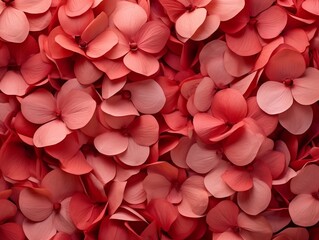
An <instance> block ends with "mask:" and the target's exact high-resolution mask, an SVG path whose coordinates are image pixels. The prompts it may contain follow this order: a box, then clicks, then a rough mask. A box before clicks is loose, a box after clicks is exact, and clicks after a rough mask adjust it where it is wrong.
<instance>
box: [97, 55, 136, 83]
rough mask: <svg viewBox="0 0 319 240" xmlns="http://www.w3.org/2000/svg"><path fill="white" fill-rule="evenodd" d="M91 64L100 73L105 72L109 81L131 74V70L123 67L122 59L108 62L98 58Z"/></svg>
mask: <svg viewBox="0 0 319 240" xmlns="http://www.w3.org/2000/svg"><path fill="white" fill-rule="evenodd" d="M93 64H94V65H95V66H96V67H97V68H98V69H100V70H101V71H102V72H105V73H106V75H107V76H108V77H109V78H110V79H111V80H113V79H119V78H122V77H124V76H126V75H127V74H129V73H130V72H131V70H129V69H128V68H127V67H126V66H125V65H124V63H123V61H122V59H119V60H109V59H106V58H100V59H98V60H94V61H93Z"/></svg>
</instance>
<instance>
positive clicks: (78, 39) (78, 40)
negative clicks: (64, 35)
mask: <svg viewBox="0 0 319 240" xmlns="http://www.w3.org/2000/svg"><path fill="white" fill-rule="evenodd" d="M74 41H75V42H76V43H77V44H78V45H79V48H81V49H82V50H85V49H87V47H88V43H87V42H86V41H83V40H82V39H81V37H80V36H75V37H74Z"/></svg>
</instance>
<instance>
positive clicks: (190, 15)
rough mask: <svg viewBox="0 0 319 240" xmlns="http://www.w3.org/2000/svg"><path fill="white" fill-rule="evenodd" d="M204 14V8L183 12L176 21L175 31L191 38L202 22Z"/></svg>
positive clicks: (205, 12) (205, 13)
mask: <svg viewBox="0 0 319 240" xmlns="http://www.w3.org/2000/svg"><path fill="white" fill-rule="evenodd" d="M206 15H207V11H206V9H205V8H197V9H195V10H194V11H192V12H188V11H187V12H185V13H184V14H183V15H181V16H180V17H179V18H178V19H177V21H176V24H175V28H176V32H177V33H178V34H179V35H181V36H182V37H184V38H191V37H192V36H193V35H194V33H195V32H196V31H197V29H198V28H199V27H200V26H201V25H202V24H203V23H204V21H205V18H206Z"/></svg>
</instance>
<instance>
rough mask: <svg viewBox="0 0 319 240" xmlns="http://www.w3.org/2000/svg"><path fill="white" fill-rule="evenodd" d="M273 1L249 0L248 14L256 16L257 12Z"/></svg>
mask: <svg viewBox="0 0 319 240" xmlns="http://www.w3.org/2000/svg"><path fill="white" fill-rule="evenodd" d="M273 3H274V1H273V0H261V1H258V0H249V14H250V15H251V16H252V17H256V16H257V15H258V14H260V13H261V12H263V11H265V10H266V9H267V8H269V7H270V6H271V5H272V4H273Z"/></svg>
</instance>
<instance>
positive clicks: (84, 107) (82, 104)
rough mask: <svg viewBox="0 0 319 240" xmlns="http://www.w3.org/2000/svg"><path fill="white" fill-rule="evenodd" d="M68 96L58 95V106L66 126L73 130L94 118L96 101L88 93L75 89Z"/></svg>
mask: <svg viewBox="0 0 319 240" xmlns="http://www.w3.org/2000/svg"><path fill="white" fill-rule="evenodd" d="M69 94H70V95H68V96H63V97H62V96H61V97H60V98H59V95H58V99H57V101H58V107H59V109H60V110H61V118H62V119H63V122H65V124H66V126H67V127H68V128H70V129H72V130H74V129H79V128H82V127H84V126H85V125H86V124H87V123H88V122H89V121H90V119H91V118H92V116H93V114H94V111H95V107H96V102H95V101H94V99H93V98H92V97H91V96H90V95H89V94H87V93H85V92H82V91H78V90H73V91H71V92H70V93H69Z"/></svg>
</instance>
